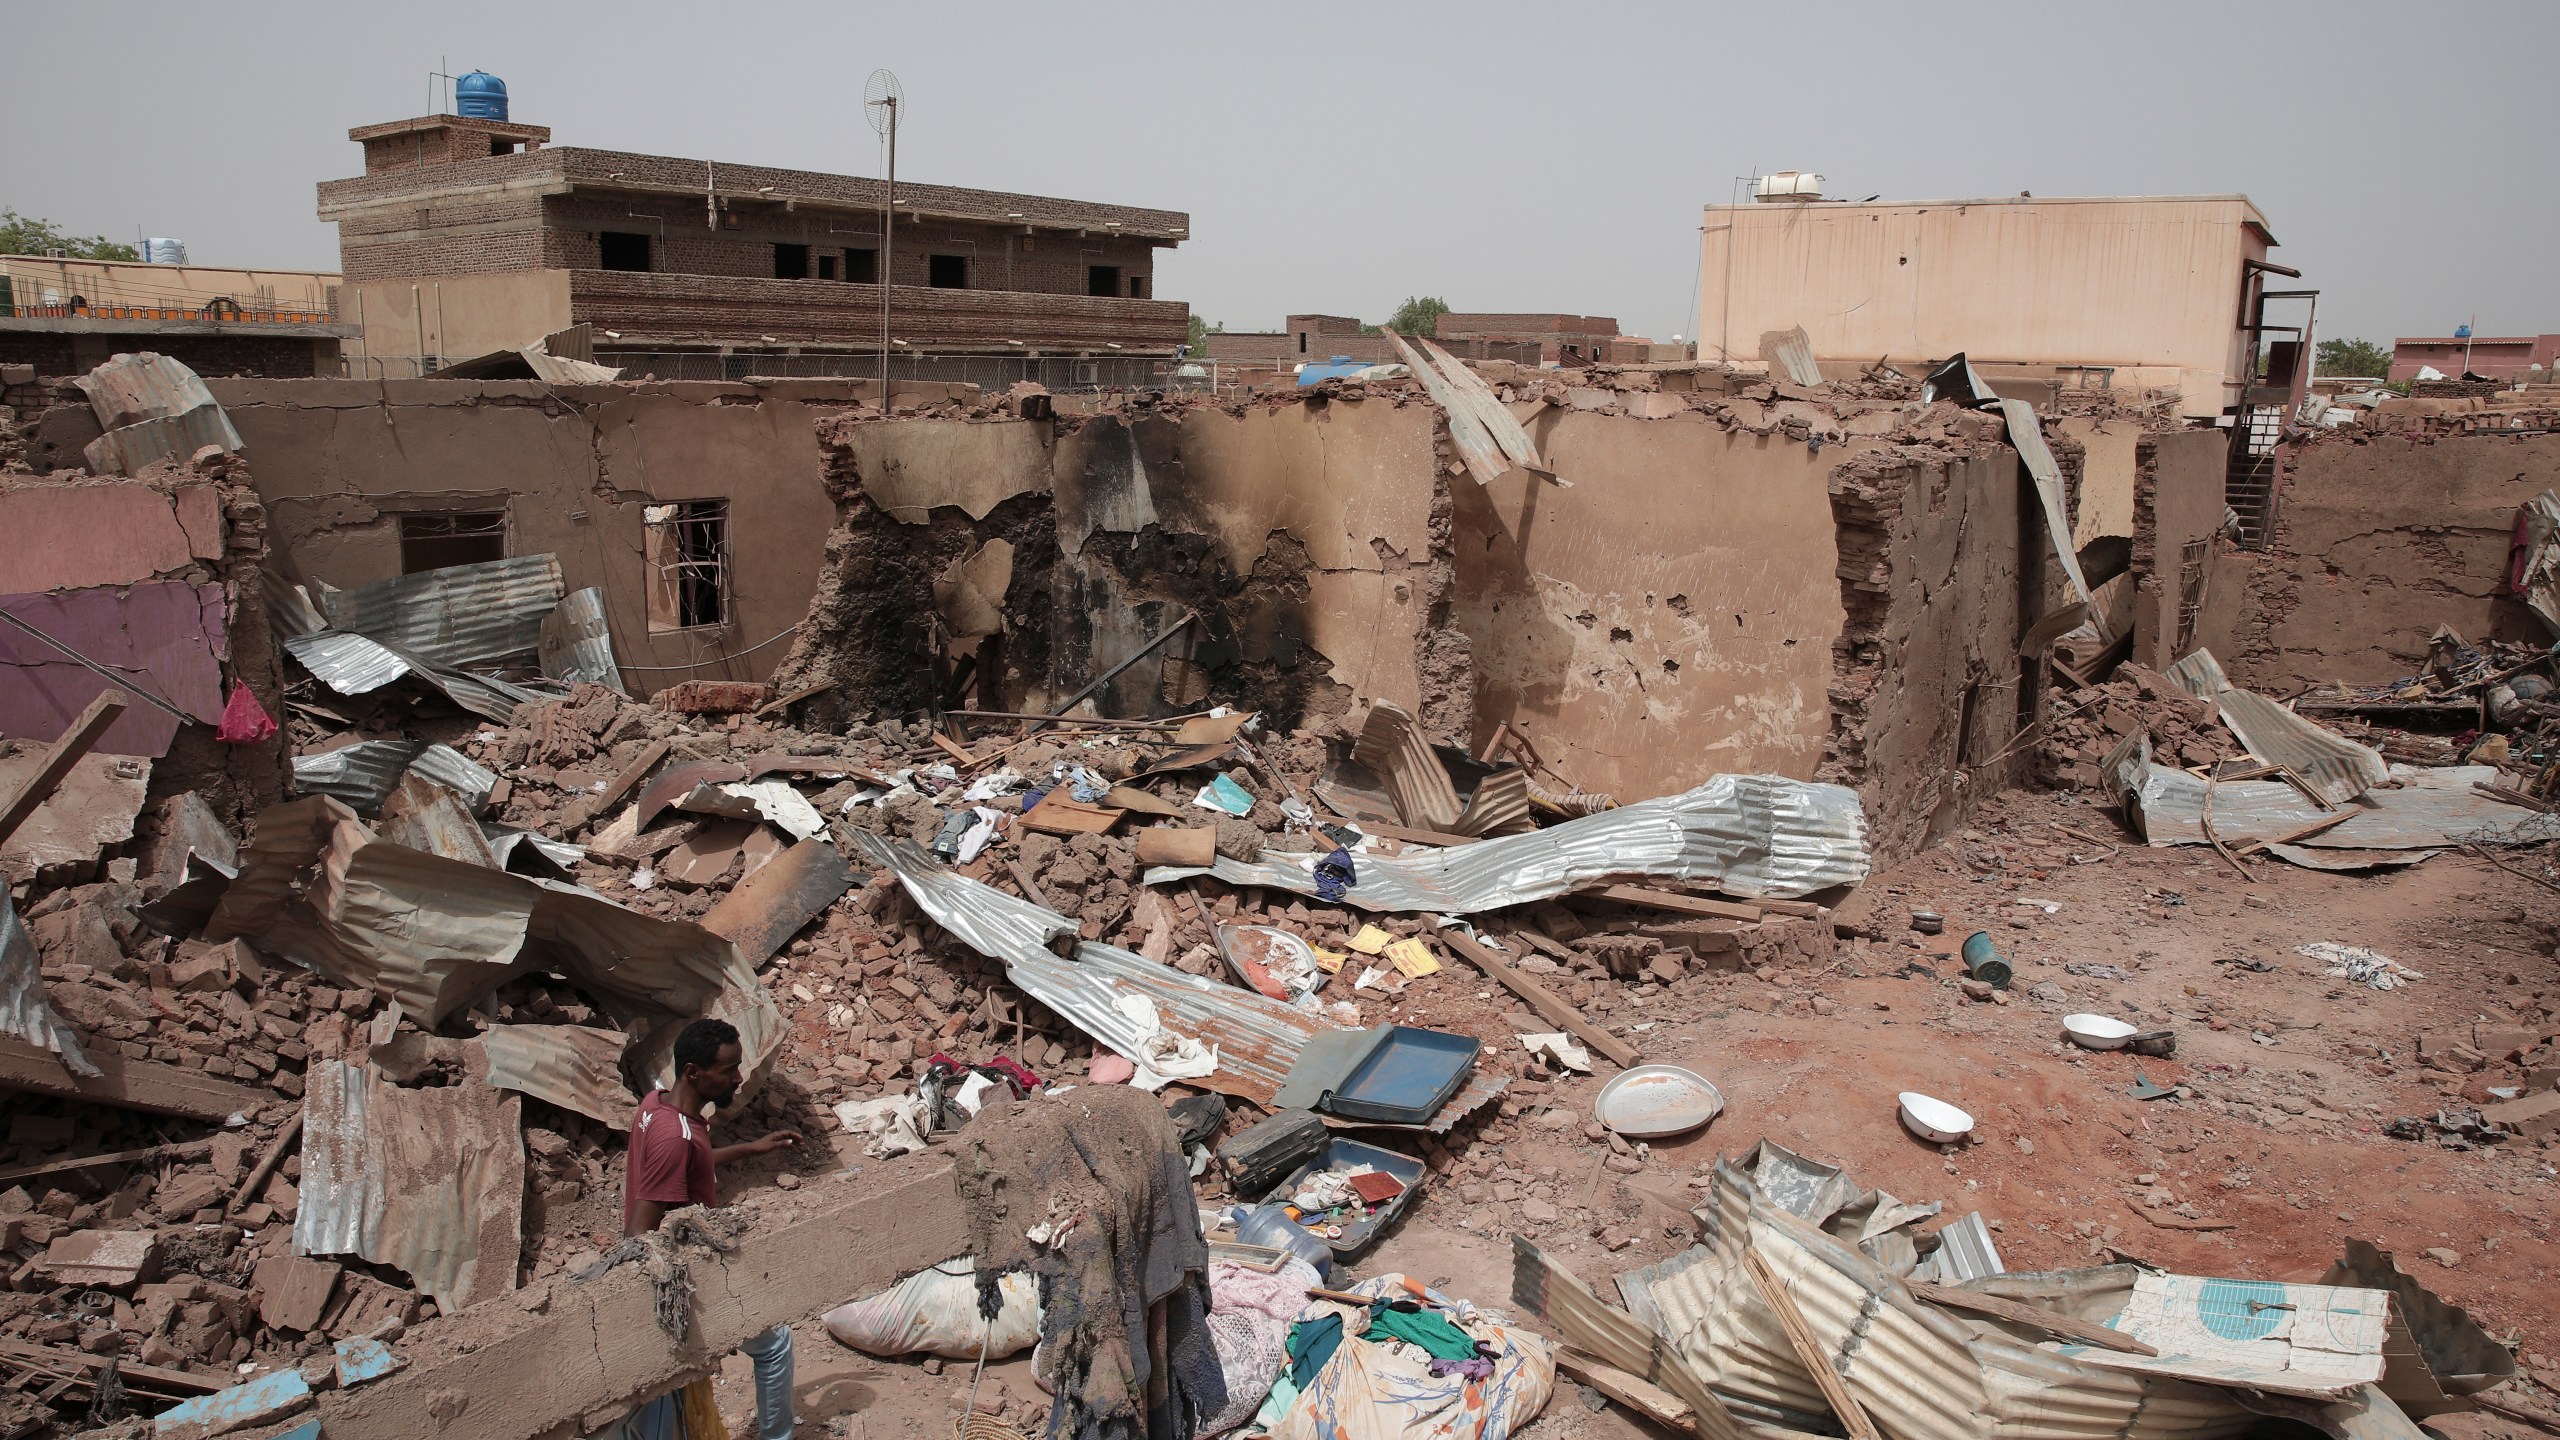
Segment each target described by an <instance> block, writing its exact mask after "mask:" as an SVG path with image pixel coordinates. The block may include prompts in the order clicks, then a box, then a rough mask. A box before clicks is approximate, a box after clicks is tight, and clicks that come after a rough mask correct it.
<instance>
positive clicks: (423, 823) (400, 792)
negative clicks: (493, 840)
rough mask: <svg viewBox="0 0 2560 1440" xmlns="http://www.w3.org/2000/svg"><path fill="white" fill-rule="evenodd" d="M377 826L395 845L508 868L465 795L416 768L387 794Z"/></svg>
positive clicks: (380, 832)
mask: <svg viewBox="0 0 2560 1440" xmlns="http://www.w3.org/2000/svg"><path fill="white" fill-rule="evenodd" d="M374 829H375V833H377V834H379V835H380V836H381V837H382V838H383V839H384V840H387V841H389V842H390V843H392V844H394V845H403V846H406V847H408V848H409V849H412V850H423V851H425V852H426V853H428V854H430V855H439V856H442V857H443V858H445V859H447V860H460V861H463V862H464V863H466V864H471V865H482V866H486V867H487V868H489V869H491V870H502V869H504V868H506V867H505V866H503V865H501V864H499V863H498V854H497V852H496V851H495V850H493V849H491V848H490V846H489V837H488V836H486V835H484V834H482V833H481V831H480V822H479V821H477V820H474V819H472V818H471V811H470V810H469V809H468V808H466V807H465V806H464V805H463V803H462V797H461V796H459V795H456V794H454V793H453V792H452V791H450V790H447V789H446V788H444V787H443V786H442V785H438V784H437V783H435V782H434V781H432V780H429V779H427V778H426V777H425V776H423V775H420V774H419V773H418V772H417V770H416V769H415V768H412V769H410V770H409V771H407V772H406V773H404V774H403V775H402V776H401V777H400V783H399V784H397V785H394V786H392V787H391V793H390V794H389V795H387V796H385V797H383V801H382V816H381V819H380V820H379V821H378V822H377V823H376V824H375V827H374Z"/></svg>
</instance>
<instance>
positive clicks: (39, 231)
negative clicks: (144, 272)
mask: <svg viewBox="0 0 2560 1440" xmlns="http://www.w3.org/2000/svg"><path fill="white" fill-rule="evenodd" d="M57 251H58V252H60V253H62V254H64V255H67V256H69V257H71V258H72V259H74V260H139V259H141V258H142V252H140V251H138V250H136V249H134V248H133V247H132V246H130V245H119V244H117V243H116V242H114V241H113V240H110V239H108V238H107V237H106V236H104V235H65V234H63V233H62V228H61V227H60V226H58V225H56V224H54V223H53V222H52V221H50V220H39V219H37V218H35V217H34V216H32V215H21V214H19V213H18V212H17V211H15V210H10V209H6V208H0V255H51V254H54V253H55V252H57Z"/></svg>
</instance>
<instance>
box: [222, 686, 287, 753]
mask: <svg viewBox="0 0 2560 1440" xmlns="http://www.w3.org/2000/svg"><path fill="white" fill-rule="evenodd" d="M275 733H276V722H275V717H274V716H272V715H269V714H268V713H267V710H266V707H265V706H263V705H260V704H259V703H258V697H257V696H255V695H252V694H250V693H249V687H248V686H247V685H246V684H243V683H242V682H240V681H238V680H234V681H232V682H231V703H230V704H228V705H225V706H223V707H222V724H221V726H220V728H218V729H216V730H215V731H214V732H213V738H215V739H216V740H219V741H221V742H222V743H224V744H226V745H255V744H257V743H258V742H259V741H261V740H272V739H274V738H275Z"/></svg>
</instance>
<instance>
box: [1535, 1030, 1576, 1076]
mask: <svg viewBox="0 0 2560 1440" xmlns="http://www.w3.org/2000/svg"><path fill="white" fill-rule="evenodd" d="M1520 1043H1521V1044H1522V1045H1524V1046H1526V1047H1527V1048H1528V1051H1529V1053H1530V1054H1532V1055H1544V1056H1546V1057H1547V1058H1548V1059H1550V1060H1553V1061H1555V1062H1556V1063H1557V1064H1558V1065H1561V1066H1563V1067H1564V1068H1566V1069H1567V1070H1579V1071H1581V1072H1582V1073H1583V1074H1585V1075H1588V1074H1590V1073H1591V1052H1590V1051H1588V1050H1585V1049H1583V1048H1582V1047H1581V1046H1579V1045H1576V1044H1574V1043H1573V1037H1572V1036H1570V1035H1567V1034H1566V1033H1564V1032H1563V1031H1561V1030H1550V1031H1546V1032H1544V1033H1541V1034H1537V1035H1522V1036H1521V1037H1520Z"/></svg>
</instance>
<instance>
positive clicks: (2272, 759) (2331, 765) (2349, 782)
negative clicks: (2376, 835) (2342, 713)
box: [2168, 650, 2391, 834]
mask: <svg viewBox="0 0 2560 1440" xmlns="http://www.w3.org/2000/svg"><path fill="white" fill-rule="evenodd" d="M2168 675H2169V678H2170V679H2172V680H2175V681H2177V682H2178V684H2179V685H2181V686H2183V687H2185V689H2186V691H2187V693H2188V694H2190V695H2194V696H2197V697H2198V698H2200V699H2205V700H2210V701H2212V702H2213V703H2214V706H2215V708H2216V709H2219V710H2220V711H2221V712H2222V723H2223V724H2225V725H2228V726H2230V727H2231V733H2232V734H2234V735H2237V736H2239V737H2240V743H2241V744H2243V745H2246V746H2248V747H2249V753H2250V754H2252V755H2255V756H2257V757H2258V758H2259V759H2260V760H2263V761H2265V762H2266V763H2267V764H2269V765H2282V766H2285V767H2287V768H2289V769H2291V770H2292V771H2293V772H2294V773H2295V774H2297V775H2299V776H2301V777H2302V778H2303V779H2304V780H2305V781H2306V782H2308V783H2309V784H2310V786H2311V788H2312V789H2313V790H2315V791H2318V792H2319V793H2320V794H2321V795H2322V796H2324V797H2326V798H2327V799H2328V801H2329V803H2331V804H2333V805H2343V804H2345V803H2346V802H2348V801H2350V800H2353V799H2354V798H2356V797H2357V796H2358V795H2361V794H2363V793H2364V792H2366V791H2367V790H2370V789H2372V788H2373V787H2374V786H2376V785H2380V784H2383V783H2385V782H2386V781H2388V780H2389V779H2390V778H2391V767H2390V766H2389V765H2388V764H2386V763H2384V761H2383V758H2382V752H2380V751H2378V750H2375V749H2374V748H2373V747H2371V746H2369V745H2359V744H2357V743H2355V742H2354V741H2352V740H2349V739H2347V738H2346V737H2345V736H2343V735H2340V734H2338V733H2337V732H2336V731H2334V730H2330V729H2327V728H2325V727H2323V726H2320V725H2316V724H2314V723H2312V722H2311V721H2309V720H2306V719H2304V718H2303V717H2302V716H2300V715H2297V714H2295V713H2293V712H2292V711H2291V710H2288V709H2286V708H2285V707H2283V706H2282V705H2279V704H2277V703H2276V702H2274V701H2273V700H2270V699H2268V698H2267V697H2266V696H2264V695H2260V694H2257V693H2256V692H2254V691H2249V690H2242V689H2240V688H2238V687H2237V686H2235V685H2233V684H2232V683H2231V680H2230V678H2229V677H2228V676H2226V675H2224V674H2223V673H2222V663H2221V662H2220V661H2218V660H2216V659H2214V658H2213V652H2212V651H2210V650H2197V651H2194V652H2192V653H2190V654H2189V655H2188V656H2187V657H2186V658H2185V659H2183V660H2180V661H2179V662H2178V663H2177V664H2175V665H2172V666H2170V667H2169V670H2168ZM2220 800H2221V797H2220V796H2219V795H2218V794H2217V795H2216V796H2215V815H2216V821H2217V823H2216V824H2215V826H2214V832H2215V833H2216V834H2220V833H2221V829H2222V827H2221V825H2220V824H2219V823H2218V822H2219V819H2220Z"/></svg>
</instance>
